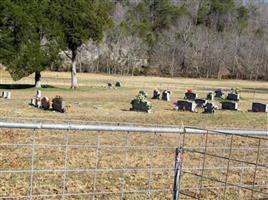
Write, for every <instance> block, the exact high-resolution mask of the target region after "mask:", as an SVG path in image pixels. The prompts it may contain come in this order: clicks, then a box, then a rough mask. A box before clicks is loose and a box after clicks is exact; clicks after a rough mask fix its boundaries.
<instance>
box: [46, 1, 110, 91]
mask: <svg viewBox="0 0 268 200" xmlns="http://www.w3.org/2000/svg"><path fill="white" fill-rule="evenodd" d="M50 7H51V13H52V18H51V20H52V21H55V23H58V24H59V25H60V32H61V33H62V38H61V41H59V43H61V44H62V49H64V50H67V49H68V50H70V51H71V56H70V57H69V58H70V59H71V61H72V69H71V88H72V89H75V88H77V87H78V81H77V74H76V63H77V61H76V60H77V53H78V52H77V51H78V49H79V47H81V46H82V45H83V43H84V42H86V41H88V40H89V39H92V40H94V41H100V40H101V39H102V37H103V32H104V30H105V28H107V27H109V25H111V24H112V21H111V18H110V12H111V10H112V4H111V2H109V1H106V0H101V1H100V0H76V1H74V0H57V1H53V2H52V3H51V5H50Z"/></svg>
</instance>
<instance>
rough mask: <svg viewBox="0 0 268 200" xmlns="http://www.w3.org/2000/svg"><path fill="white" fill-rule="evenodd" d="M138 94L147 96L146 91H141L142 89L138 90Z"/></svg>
mask: <svg viewBox="0 0 268 200" xmlns="http://www.w3.org/2000/svg"><path fill="white" fill-rule="evenodd" d="M139 94H140V95H143V96H144V97H146V98H147V97H148V93H147V92H145V91H143V90H141V91H139Z"/></svg>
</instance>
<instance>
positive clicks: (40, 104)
mask: <svg viewBox="0 0 268 200" xmlns="http://www.w3.org/2000/svg"><path fill="white" fill-rule="evenodd" d="M35 106H36V107H37V108H41V107H42V102H41V99H40V98H38V99H36V105H35Z"/></svg>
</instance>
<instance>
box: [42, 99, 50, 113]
mask: <svg viewBox="0 0 268 200" xmlns="http://www.w3.org/2000/svg"><path fill="white" fill-rule="evenodd" d="M41 107H42V108H43V109H44V110H49V109H50V101H49V98H48V97H43V98H42V99H41Z"/></svg>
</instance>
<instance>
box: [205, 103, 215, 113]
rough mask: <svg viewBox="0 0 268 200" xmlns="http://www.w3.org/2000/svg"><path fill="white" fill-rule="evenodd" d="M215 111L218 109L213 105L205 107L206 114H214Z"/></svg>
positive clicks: (209, 104)
mask: <svg viewBox="0 0 268 200" xmlns="http://www.w3.org/2000/svg"><path fill="white" fill-rule="evenodd" d="M215 109H216V107H215V106H214V104H213V103H207V104H206V105H205V106H204V112H203V113H214V112H215Z"/></svg>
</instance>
